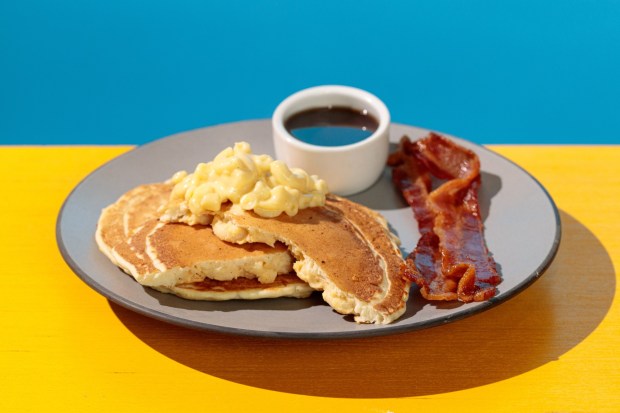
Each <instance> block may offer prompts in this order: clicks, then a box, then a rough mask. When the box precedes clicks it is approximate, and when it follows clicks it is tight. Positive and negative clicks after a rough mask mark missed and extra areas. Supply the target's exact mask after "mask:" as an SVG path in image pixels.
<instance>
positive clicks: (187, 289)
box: [96, 184, 312, 300]
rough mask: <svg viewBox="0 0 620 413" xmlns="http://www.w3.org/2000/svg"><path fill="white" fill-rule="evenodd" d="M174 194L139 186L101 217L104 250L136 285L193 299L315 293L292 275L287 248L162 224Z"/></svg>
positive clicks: (204, 229)
mask: <svg viewBox="0 0 620 413" xmlns="http://www.w3.org/2000/svg"><path fill="white" fill-rule="evenodd" d="M171 189H172V185H168V184H151V185H142V186H139V187H137V188H134V189H132V190H130V191H128V192H127V193H126V194H124V195H123V196H121V197H120V198H119V200H118V201H117V202H116V203H114V204H112V205H110V206H109V207H107V208H105V209H104V210H103V211H102V214H101V216H100V219H99V222H98V226H97V232H96V240H97V244H98V245H99V248H100V249H101V251H102V252H103V253H104V254H106V255H107V256H108V257H109V258H110V259H111V260H112V261H113V262H114V263H115V264H116V265H118V266H119V267H120V268H121V269H123V270H124V271H125V272H127V273H128V274H130V275H131V276H133V277H134V278H135V279H136V281H138V282H139V283H140V284H142V285H146V286H151V287H154V288H157V289H159V290H160V291H165V292H171V293H174V294H177V295H180V296H182V297H186V298H192V299H208V300H223V299H232V298H245V299H253V298H266V297H277V296H294V297H306V296H308V295H310V294H311V292H312V289H311V288H310V287H309V286H308V285H307V284H306V283H304V282H303V281H301V280H300V279H299V278H297V277H295V276H294V275H293V276H292V277H291V276H290V275H289V273H290V272H291V271H292V258H291V256H290V253H289V252H288V250H287V248H286V247H285V246H284V245H282V244H280V245H274V246H273V247H270V246H267V245H264V244H256V245H251V244H248V245H244V246H239V245H233V244H230V243H226V242H224V241H221V240H220V239H219V238H217V237H215V236H214V235H213V232H212V230H211V228H210V227H205V226H193V227H190V226H188V225H184V224H165V223H162V222H159V221H158V220H157V216H158V209H159V207H160V206H161V205H163V204H164V203H165V202H166V201H167V199H168V197H169V194H170V191H171ZM280 274H283V275H282V276H281V275H280ZM281 277H284V278H282V279H279V278H281ZM250 278H251V279H253V280H252V281H251V282H248V279H250ZM194 283H196V284H194ZM214 283H219V285H216V284H214ZM261 286H262V287H264V291H262V292H261Z"/></svg>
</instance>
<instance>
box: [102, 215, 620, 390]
mask: <svg viewBox="0 0 620 413" xmlns="http://www.w3.org/2000/svg"><path fill="white" fill-rule="evenodd" d="M560 215H561V220H562V228H563V234H564V235H563V237H562V244H561V246H560V249H559V251H558V254H557V256H556V258H555V261H554V262H553V263H552V265H551V266H550V267H549V269H548V270H547V272H546V274H545V275H544V276H542V277H541V278H540V279H539V280H538V281H536V282H535V283H534V284H533V285H531V286H530V287H529V288H527V289H526V290H525V291H523V292H522V293H520V294H519V295H517V296H516V297H514V298H513V299H511V300H509V301H507V302H505V303H503V304H501V305H498V306H496V307H494V308H492V309H490V310H487V311H484V312H482V313H479V314H476V315H474V316H471V317H469V318H466V319H463V320H460V321H458V322H454V323H449V324H446V325H442V326H440V327H434V328H429V329H425V330H418V331H413V332H409V333H403V334H398V335H391V336H380V337H372V338H360V339H347V340H294V339H270V338H256V337H247V336H232V335H226V334H221V333H215V332H209V331H195V330H190V329H186V328H183V327H178V326H175V325H171V324H167V323H164V322H160V321H157V320H154V319H151V318H148V317H145V316H142V315H140V314H137V313H134V312H132V311H129V310H127V309H125V308H123V307H121V306H119V305H116V304H114V303H112V302H109V303H110V307H111V309H112V311H113V312H114V313H115V314H116V316H117V317H118V318H119V320H120V321H121V322H122V323H123V324H124V325H125V326H126V327H127V329H129V330H130V331H131V332H132V333H133V334H134V335H135V336H136V337H138V338H139V339H140V340H142V341H143V342H144V343H145V344H146V345H148V346H149V347H151V348H153V349H155V350H156V351H158V352H160V353H161V354H162V355H164V356H166V357H169V358H170V359H173V360H175V361H177V362H179V363H182V364H184V365H186V366H188V367H190V368H193V369H195V370H197V371H200V372H203V373H205V374H209V375H211V376H215V377H218V378H221V379H225V380H229V381H231V382H235V383H239V384H243V385H247V386H253V387H257V388H262V389H267V390H274V391H279V392H287V393H294V394H303V395H311V396H322V397H340V398H394V397H411V396H424V395H430V394H438V393H445V392H453V391H458V390H463V389H469V388H473V387H478V386H482V385H486V384H489V383H493V382H497V381H501V380H505V379H508V378H511V377H514V376H517V375H520V374H523V373H525V372H527V371H530V370H533V369H536V368H538V367H540V366H542V365H544V364H546V363H548V362H550V361H554V360H557V359H558V358H559V357H560V356H561V355H562V354H564V353H566V352H567V351H569V350H570V349H572V348H573V347H575V346H577V345H578V344H579V343H580V342H582V341H583V340H584V339H585V338H586V337H588V335H590V334H591V333H592V332H593V331H594V330H595V329H596V328H597V326H598V325H599V323H600V322H601V321H602V320H603V319H604V318H605V316H606V314H607V312H608V311H609V308H610V307H611V304H612V301H613V299H614V291H615V284H616V280H615V272H614V267H613V264H612V261H611V258H610V256H609V254H608V252H607V251H606V250H605V247H604V246H603V245H602V244H601V242H600V241H599V240H598V239H597V238H596V236H595V235H594V234H593V233H592V232H590V231H589V230H588V229H587V228H586V227H585V226H584V225H583V224H581V223H580V222H579V221H577V220H576V219H575V218H573V217H572V216H570V215H569V214H567V213H565V212H561V214H560ZM584 274H587V275H588V276H587V277H584ZM412 299H414V300H416V299H420V298H419V297H418V296H417V295H414V296H413V297H412ZM577 302H580V303H584V302H587V303H588V305H587V306H584V305H581V306H578V305H575V303H577ZM515 348H518V349H519V350H518V351H515Z"/></svg>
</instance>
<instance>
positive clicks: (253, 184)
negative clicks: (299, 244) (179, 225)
mask: <svg viewBox="0 0 620 413" xmlns="http://www.w3.org/2000/svg"><path fill="white" fill-rule="evenodd" d="M169 182H172V183H174V184H175V186H174V188H173V190H172V194H171V195H170V200H169V202H168V205H166V206H165V208H164V211H163V214H162V217H161V219H162V220H163V221H166V222H185V223H188V224H190V225H194V224H208V223H209V222H210V219H211V216H212V215H213V213H215V212H217V211H219V210H220V209H221V208H222V205H223V204H225V203H227V202H231V203H232V204H233V205H238V206H239V207H241V208H242V209H244V210H248V211H250V210H251V211H254V212H255V213H256V214H258V215H260V216H262V217H266V218H273V217H277V216H278V215H280V214H282V213H286V214H287V215H290V216H292V215H295V214H297V211H298V210H300V209H303V208H309V207H315V206H323V205H325V195H326V194H327V192H328V189H327V184H326V183H325V181H324V180H322V179H319V178H318V177H317V176H316V175H309V174H308V173H307V172H305V171H304V170H302V169H299V168H289V167H288V166H287V165H286V164H285V163H284V162H282V161H274V160H273V158H271V157H270V156H269V155H255V154H252V151H251V148H250V145H249V144H248V143H247V142H238V143H235V145H234V146H233V147H232V148H230V147H229V148H226V149H224V150H223V151H222V152H220V153H219V154H218V155H217V156H216V157H215V158H214V159H213V161H211V162H208V163H200V164H198V165H197V166H196V169H195V171H194V172H193V173H191V174H188V173H187V172H185V171H180V172H177V173H176V174H175V175H174V176H173V177H172V178H171V179H170V181H169Z"/></svg>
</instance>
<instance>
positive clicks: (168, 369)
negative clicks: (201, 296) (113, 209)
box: [0, 146, 620, 412]
mask: <svg viewBox="0 0 620 413" xmlns="http://www.w3.org/2000/svg"><path fill="white" fill-rule="evenodd" d="M129 149H130V147H95V146H88V147H3V148H0V168H1V173H0V177H1V178H0V179H1V180H2V189H3V192H4V194H3V196H2V201H1V208H2V209H1V211H0V212H1V213H0V224H1V225H0V228H1V230H0V234H1V235H0V253H1V254H2V264H3V271H2V282H1V284H0V285H2V287H3V288H2V299H1V300H0V331H1V334H2V336H1V337H2V338H1V340H0V374H1V375H0V411H1V412H21V411H36V412H48V411H80V412H85V411H88V412H90V411H102V412H115V411H118V412H120V411H130V412H142V411H143V412H160V411H161V412H164V411H165V412H186V411H209V412H235V411H240V412H241V411H243V412H262V411H276V412H278V411H282V412H285V411H286V412H289V411H310V412H334V411H337V412H412V411H459V412H463V411H464V412H469V411H477V412H481V411H482V412H502V411H518V412H618V411H620V304H619V303H618V299H617V295H618V275H617V271H618V268H619V267H620V266H619V265H620V235H619V234H620V224H619V222H620V206H619V205H620V147H617V146H602V147H589V146H493V147H492V149H494V150H496V151H497V152H499V153H501V154H503V155H505V156H506V157H508V158H510V159H512V160H513V161H515V162H516V163H518V164H520V165H521V166H523V167H524V168H526V169H527V170H528V171H529V172H531V173H532V174H533V175H534V176H535V177H537V178H538V179H539V180H540V182H541V183H542V184H543V185H545V186H546V188H547V189H548V190H549V192H550V194H551V195H552V196H553V198H554V199H555V201H556V203H557V205H558V207H559V208H560V214H561V219H562V224H563V239H562V243H561V247H560V250H559V253H558V255H557V258H556V260H555V261H554V263H553V264H552V266H551V267H550V268H549V270H548V271H547V273H546V274H545V275H544V276H543V277H542V278H541V279H540V280H539V281H537V282H536V283H534V284H533V285H532V286H531V287H530V288H528V289H527V290H526V291H524V292H523V293H521V294H520V295H518V296H517V297H516V298H514V299H512V300H510V301H508V302H506V303H504V304H502V305H500V306H498V307H495V308H493V309H491V310H489V311H486V312H484V313H482V314H478V315H475V316H473V317H470V318H467V319H464V320H461V321H458V322H455V323H452V324H448V325H445V326H441V327H435V328H431V329H427V330H422V331H416V332H411V333H406V334H400V335H394V336H387V337H379V338H369V339H356V340H338V341H293V340H272V339H259V338H250V337H235V336H227V335H222V334H216V333H210V332H197V331H192V330H187V329H184V328H180V327H174V326H171V325H168V324H165V323H161V322H158V321H155V320H151V319H149V318H146V317H143V316H140V315H137V314H134V313H132V312H130V311H127V310H125V309H123V308H120V307H118V306H117V305H114V304H112V303H110V302H109V301H108V300H106V299H105V298H103V297H102V296H100V295H98V294H97V293H96V292H94V291H93V290H91V289H90V288H89V287H88V286H86V285H85V284H84V283H83V282H82V281H80V280H79V279H78V278H77V276H75V275H74V274H73V273H72V272H71V270H70V269H69V268H68V267H67V266H66V265H65V263H64V261H63V260H62V258H61V256H60V254H59V252H58V249H57V247H56V240H55V221H56V217H57V213H58V210H59V208H60V206H61V204H62V202H63V200H64V199H65V197H66V196H67V195H68V194H69V192H70V190H71V189H72V188H73V187H74V186H75V185H76V184H77V183H78V182H79V181H80V180H81V179H82V178H83V177H84V176H86V175H87V174H88V173H89V172H90V171H92V170H93V169H94V168H96V167H97V166H99V165H101V164H102V163H104V162H106V161H107V160H109V159H111V158H113V157H115V156H116V155H118V154H120V153H123V152H125V151H126V150H129ZM84 230H85V231H88V230H90V228H85V229H84ZM506 236H510V234H506ZM518 253H519V252H518V251H515V254H518ZM431 409H432V410H431Z"/></svg>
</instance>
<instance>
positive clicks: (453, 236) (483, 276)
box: [388, 133, 501, 302]
mask: <svg viewBox="0 0 620 413" xmlns="http://www.w3.org/2000/svg"><path fill="white" fill-rule="evenodd" d="M388 164H389V165H390V166H392V168H393V169H392V179H393V180H394V183H395V184H396V185H397V186H398V188H399V189H400V190H401V192H402V194H403V196H404V198H405V200H406V201H407V203H408V204H409V205H410V206H411V208H412V209H413V213H414V216H415V218H416V220H417V221H418V228H419V231H420V235H421V236H420V240H419V241H418V245H417V246H416V248H415V250H414V251H412V252H411V254H410V255H409V256H408V257H407V259H406V266H405V267H404V268H403V272H404V274H405V275H406V276H407V277H409V278H410V279H411V280H412V281H414V282H415V283H416V284H417V285H418V286H419V287H420V292H421V294H422V296H423V297H424V298H426V299H428V300H446V301H454V300H459V301H463V302H471V301H484V300H488V299H489V298H491V297H493V296H494V295H495V294H496V292H497V289H496V286H497V285H498V284H499V283H500V282H501V277H500V276H499V274H498V273H497V269H496V266H495V261H494V260H493V258H492V257H491V256H490V254H489V250H488V248H487V246H486V243H485V241H484V227H483V224H482V219H481V216H480V207H479V203H478V188H479V186H480V160H479V159H478V156H477V155H476V154H475V153H474V152H472V151H470V150H468V149H466V148H463V147H461V146H459V145H457V144H455V143H454V142H452V141H451V140H449V139H447V138H445V137H442V136H440V135H438V134H435V133H430V134H429V135H428V136H426V137H425V138H423V139H420V140H418V141H415V142H412V141H411V140H410V139H409V138H408V137H406V136H405V137H403V139H402V140H401V142H400V147H399V149H398V151H397V152H395V153H393V154H391V155H390V158H389V159H388ZM433 177H435V179H442V180H446V181H445V182H443V183H442V184H441V185H439V186H438V187H437V188H436V189H433V188H432V183H433Z"/></svg>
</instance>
